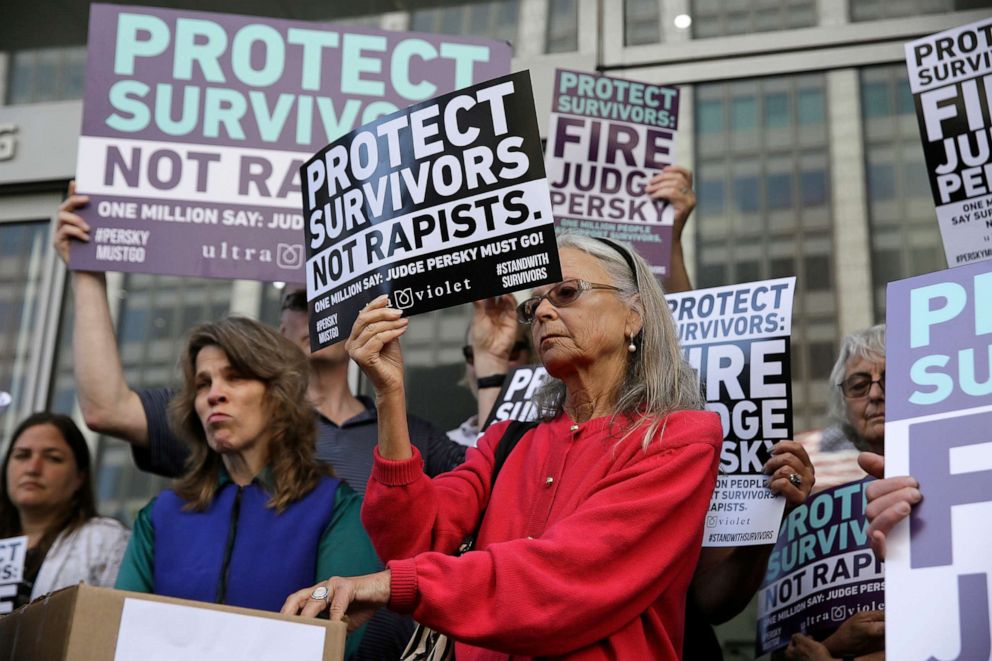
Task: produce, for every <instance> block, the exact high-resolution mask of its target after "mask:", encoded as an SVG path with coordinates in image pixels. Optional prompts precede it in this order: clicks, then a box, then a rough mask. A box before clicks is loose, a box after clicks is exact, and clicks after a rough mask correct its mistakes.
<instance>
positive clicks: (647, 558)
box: [362, 411, 723, 661]
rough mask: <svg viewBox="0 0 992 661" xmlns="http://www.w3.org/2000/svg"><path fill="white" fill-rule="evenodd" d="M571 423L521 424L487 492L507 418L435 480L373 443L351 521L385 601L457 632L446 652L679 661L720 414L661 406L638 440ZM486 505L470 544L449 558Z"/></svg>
mask: <svg viewBox="0 0 992 661" xmlns="http://www.w3.org/2000/svg"><path fill="white" fill-rule="evenodd" d="M571 424H572V423H571V421H570V420H569V419H568V418H567V417H565V416H559V417H558V418H556V419H555V420H553V421H551V422H548V423H543V424H541V425H539V426H538V427H537V428H535V429H534V430H533V431H530V432H528V433H527V434H526V435H525V436H524V437H523V439H521V441H520V443H519V444H518V445H517V447H516V448H515V449H514V451H513V453H512V454H511V455H510V456H509V458H508V459H507V461H506V464H505V465H504V466H503V469H502V472H501V473H500V475H499V478H498V480H497V482H496V491H495V494H494V496H493V498H492V500H491V501H490V498H489V494H490V491H489V490H490V478H491V476H492V469H493V450H494V447H495V444H496V443H497V442H498V441H499V439H500V438H501V437H502V435H503V430H504V429H505V428H506V424H505V423H503V424H498V425H494V426H493V428H491V429H490V430H489V431H488V432H486V434H485V435H484V436H483V437H482V438H481V439H480V440H479V446H478V448H477V449H475V450H473V449H470V450H469V451H468V455H467V457H466V461H465V463H464V464H463V465H461V466H459V467H458V468H456V469H455V470H453V471H451V472H449V473H445V474H443V475H439V476H438V477H436V478H434V479H433V480H431V479H430V478H428V477H427V476H426V475H424V473H423V471H422V469H421V463H422V462H421V459H420V455H419V454H418V452H417V450H416V448H414V449H413V453H414V456H413V458H411V459H409V460H406V461H388V460H386V459H383V458H382V457H380V456H379V454H378V452H376V455H375V464H374V465H373V468H372V475H371V477H370V479H369V484H368V491H367V492H366V494H365V503H364V505H363V507H362V520H363V522H364V524H365V527H366V529H367V530H368V533H369V536H370V537H371V538H372V541H373V543H374V545H375V547H376V550H377V551H378V553H379V556H380V557H381V558H382V559H383V560H386V561H388V566H389V569H390V570H391V571H392V586H391V587H392V596H391V601H390V606H391V607H392V608H393V609H395V610H398V611H401V612H412V613H413V616H414V618H415V619H416V620H418V621H420V622H422V623H424V624H425V625H427V626H430V627H432V628H434V629H437V630H439V631H443V632H444V633H447V634H449V635H450V636H451V637H452V638H454V639H455V640H457V641H459V643H458V645H457V647H456V656H457V658H458V659H459V661H468V660H472V659H478V660H481V659H507V658H518V657H531V656H541V657H554V658H567V659H638V660H639V659H652V658H656V659H679V658H680V652H681V648H682V631H683V624H684V622H683V621H684V618H685V598H686V590H687V589H688V586H689V582H690V580H691V579H692V574H693V571H694V569H695V567H696V560H697V558H698V556H699V550H700V543H701V540H702V534H703V519H704V516H705V514H706V510H707V507H708V505H709V501H710V496H711V494H712V492H713V487H714V484H715V482H716V472H717V464H718V460H719V454H720V453H719V448H720V443H721V439H722V437H723V432H722V430H721V427H720V421H719V418H718V417H717V416H716V415H714V414H713V413H707V412H701V411H682V412H678V413H674V414H672V415H670V416H669V417H668V420H667V423H666V424H665V428H664V432H661V431H659V432H658V433H657V434H656V435H655V438H654V439H652V441H651V443H650V444H649V445H648V447H647V450H646V451H645V450H644V449H642V441H643V432H639V433H634V434H632V435H631V436H630V437H628V438H627V439H625V440H623V441H621V442H618V440H617V439H618V437H617V436H616V435H610V434H609V429H608V427H609V418H598V419H596V420H590V421H588V422H586V423H583V424H582V425H579V427H578V430H577V431H575V432H573V431H571V429H570V426H571ZM487 503H488V505H489V507H488V509H487V510H486V514H485V520H484V521H483V524H482V527H481V530H480V532H479V536H478V539H477V541H476V545H475V549H476V550H473V551H471V552H469V553H467V554H465V555H463V556H461V557H455V556H452V555H451V553H453V552H454V551H455V549H456V548H457V547H458V545H459V544H460V543H461V541H462V540H463V538H464V537H465V536H466V535H468V534H470V533H471V532H472V531H473V530H474V529H475V527H476V523H477V521H478V517H479V513H480V512H481V510H482V509H483V508H484V507H485V506H486V504H487ZM492 650H498V651H492ZM508 655H510V656H509V657H508Z"/></svg>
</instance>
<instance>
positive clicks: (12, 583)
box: [0, 535, 28, 613]
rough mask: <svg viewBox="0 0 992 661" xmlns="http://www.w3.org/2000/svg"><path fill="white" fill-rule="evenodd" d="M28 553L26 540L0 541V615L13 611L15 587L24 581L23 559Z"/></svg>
mask: <svg viewBox="0 0 992 661" xmlns="http://www.w3.org/2000/svg"><path fill="white" fill-rule="evenodd" d="M27 552H28V538H27V537H26V536H23V535H22V536H21V537H8V538H7V539H0V613H9V612H10V611H12V610H13V609H14V600H15V599H16V598H17V585H18V584H19V583H20V582H21V581H23V580H24V559H25V558H26V557H27Z"/></svg>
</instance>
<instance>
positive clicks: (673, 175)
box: [644, 165, 696, 241]
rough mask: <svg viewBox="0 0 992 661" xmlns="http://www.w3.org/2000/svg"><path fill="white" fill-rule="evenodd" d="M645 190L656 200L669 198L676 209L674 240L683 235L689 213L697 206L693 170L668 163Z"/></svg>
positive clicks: (669, 201)
mask: <svg viewBox="0 0 992 661" xmlns="http://www.w3.org/2000/svg"><path fill="white" fill-rule="evenodd" d="M644 190H645V192H646V193H647V194H648V195H650V196H651V197H652V198H653V199H656V200H668V203H669V204H671V205H672V208H673V209H674V210H675V220H674V223H673V230H672V240H673V241H674V240H677V239H679V238H680V237H681V236H682V229H683V228H684V227H685V224H686V222H687V221H688V220H689V214H691V213H692V210H693V209H695V208H696V193H695V191H694V190H693V189H692V171H691V170H689V169H687V168H683V167H681V166H678V165H668V166H666V167H665V168H664V169H662V171H661V172H658V173H657V174H655V175H654V176H652V177H651V180H650V181H649V182H648V184H647V186H645V188H644Z"/></svg>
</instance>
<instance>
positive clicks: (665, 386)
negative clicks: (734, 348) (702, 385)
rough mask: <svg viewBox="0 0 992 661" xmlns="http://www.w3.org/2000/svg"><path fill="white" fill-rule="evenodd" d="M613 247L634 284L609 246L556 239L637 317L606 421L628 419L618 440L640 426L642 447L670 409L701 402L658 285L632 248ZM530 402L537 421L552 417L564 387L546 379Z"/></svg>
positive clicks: (571, 237) (568, 236)
mask: <svg viewBox="0 0 992 661" xmlns="http://www.w3.org/2000/svg"><path fill="white" fill-rule="evenodd" d="M614 243H616V244H618V245H620V246H621V247H622V248H623V249H624V250H626V251H627V252H628V254H629V255H630V257H631V259H632V261H633V263H634V267H635V269H636V270H637V278H636V280H635V278H634V274H633V273H631V271H630V266H628V264H627V261H626V260H625V259H624V258H623V256H622V255H621V254H620V253H619V252H618V251H617V250H616V249H614V248H613V247H612V246H610V245H608V244H606V243H603V242H601V241H599V240H598V239H595V238H592V237H588V236H583V235H581V234H573V233H570V232H562V233H560V234H559V235H558V249H559V250H562V249H565V248H571V249H573V250H581V251H582V252H584V253H586V254H588V255H590V256H592V257H595V258H596V259H598V260H599V262H600V264H601V265H602V266H603V268H604V269H606V272H607V273H608V274H609V276H610V279H611V280H612V281H613V285H614V286H615V287H619V288H620V291H619V292H618V295H619V296H620V297H621V298H623V299H624V300H625V301H627V302H628V304H629V305H630V306H631V308H633V309H635V310H637V312H638V313H639V314H640V315H641V320H642V324H643V325H642V327H641V332H640V333H639V334H638V335H637V336H636V337H635V338H634V343H635V344H636V345H637V351H636V352H634V353H632V354H630V358H629V359H628V361H627V368H626V371H625V372H624V376H623V379H622V380H621V382H620V383H619V385H618V386H617V390H616V393H615V395H614V398H613V401H614V404H613V413H612V420H611V423H615V422H616V419H617V417H626V418H628V419H629V420H631V421H632V422H631V423H630V424H629V425H628V426H627V428H626V429H623V430H622V432H623V438H626V437H627V436H629V435H630V434H631V433H633V432H634V431H635V430H637V429H638V428H639V427H640V426H641V425H644V424H646V425H647V426H648V427H647V432H646V433H645V435H644V447H645V448H646V447H647V444H648V443H649V442H650V441H651V439H652V438H653V437H654V435H655V432H657V431H658V428H659V427H662V428H663V424H664V420H665V416H667V415H668V414H669V413H672V412H673V411H679V410H686V409H688V410H699V409H702V408H703V403H704V402H703V397H702V394H701V393H700V390H699V384H698V379H697V377H696V373H695V371H694V370H693V369H692V367H691V366H690V365H689V363H688V362H686V360H685V359H684V358H683V357H682V350H681V347H680V346H679V342H678V335H677V334H676V333H675V324H674V322H673V321H672V313H671V312H670V311H669V309H668V305H666V304H665V293H664V291H662V289H661V285H659V284H658V280H657V278H655V276H654V274H653V273H651V270H650V268H649V267H648V265H647V263H646V262H645V261H644V259H643V258H641V257H640V256H639V255H638V254H637V253H636V252H634V249H633V248H631V247H630V246H629V245H628V244H626V243H621V242H619V241H614ZM604 284H605V283H604ZM638 285H639V286H638ZM535 401H536V402H537V405H538V410H539V411H540V417H541V418H542V419H544V420H551V419H552V418H555V417H557V416H558V415H560V414H561V413H562V411H563V410H564V404H565V384H564V383H563V382H562V381H560V380H559V379H548V382H547V384H546V385H545V386H544V387H543V388H542V389H541V390H540V391H539V392H538V393H537V395H536V397H535Z"/></svg>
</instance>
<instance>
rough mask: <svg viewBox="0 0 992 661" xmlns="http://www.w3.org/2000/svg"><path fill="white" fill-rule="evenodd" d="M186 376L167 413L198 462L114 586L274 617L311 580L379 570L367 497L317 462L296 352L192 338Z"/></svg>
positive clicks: (248, 334) (155, 514)
mask: <svg viewBox="0 0 992 661" xmlns="http://www.w3.org/2000/svg"><path fill="white" fill-rule="evenodd" d="M181 367H182V371H183V377H184V379H183V386H182V389H181V390H180V391H179V393H177V395H176V396H175V398H174V399H173V401H172V403H171V405H170V411H169V413H170V422H171V424H172V427H173V428H174V429H175V430H176V431H177V432H178V433H179V434H180V435H181V436H182V437H183V438H184V439H185V440H186V441H187V443H188V444H189V445H190V447H191V454H190V458H189V460H188V463H187V466H186V471H185V473H184V474H183V476H182V477H181V478H180V479H179V480H178V481H177V483H176V485H175V487H174V488H173V489H169V490H166V491H164V492H162V493H161V494H160V495H159V496H158V497H157V498H155V499H153V500H152V502H151V503H149V504H148V505H147V506H146V507H145V508H144V509H142V510H141V512H140V513H139V514H138V517H137V520H136V521H135V526H134V534H133V537H132V539H131V543H130V545H129V546H128V550H127V553H126V554H125V557H124V562H123V564H122V566H121V571H120V574H119V576H118V579H117V584H116V587H118V588H120V589H125V590H132V591H138V592H150V593H155V594H161V595H167V596H173V597H181V598H186V599H196V600H200V601H209V602H213V603H223V604H229V605H234V606H244V607H247V608H258V609H262V610H269V611H278V610H279V609H280V607H281V606H282V603H283V601H284V600H285V598H286V595H288V594H291V593H292V592H294V591H296V590H299V589H300V588H302V587H305V586H307V585H312V584H313V583H314V579H315V578H316V580H318V581H319V580H323V579H325V578H327V577H329V576H333V575H361V574H364V573H368V572H370V571H375V570H376V569H377V568H378V567H379V566H380V564H379V561H378V559H377V558H376V555H375V551H374V550H373V549H372V545H371V543H370V542H369V539H368V537H367V535H366V534H365V531H364V530H363V529H362V524H361V520H360V516H359V515H360V509H361V499H360V497H359V496H358V495H357V494H355V492H354V491H352V490H351V489H350V488H349V487H348V486H347V485H346V484H344V483H343V482H341V481H339V480H337V479H335V478H333V477H331V476H330V475H328V474H327V472H328V471H327V469H326V468H324V467H323V466H322V465H321V464H318V463H317V461H316V459H315V458H314V451H313V448H314V434H315V427H314V421H313V415H314V413H313V409H312V407H311V406H310V404H309V402H308V401H307V398H306V389H307V369H308V365H307V361H306V357H305V356H304V355H303V353H302V352H301V351H300V350H299V348H297V347H296V346H295V345H293V344H292V343H291V342H289V341H288V340H286V339H284V338H283V337H281V336H280V335H279V334H278V333H276V332H274V331H272V330H270V329H269V328H267V327H265V326H263V325H261V324H259V323H257V322H255V321H251V320H249V319H241V318H230V319H225V320H222V321H219V322H216V323H210V324H203V325H201V326H198V327H196V328H195V329H193V331H192V333H191V335H190V338H189V341H188V342H187V345H186V348H185V350H184V351H183V354H182V358H181ZM360 635H361V632H360V631H358V632H355V633H353V634H352V635H351V636H349V638H348V644H347V650H346V651H347V652H348V653H351V652H353V651H354V650H356V649H357V646H358V643H359V640H360Z"/></svg>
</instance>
